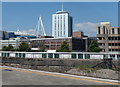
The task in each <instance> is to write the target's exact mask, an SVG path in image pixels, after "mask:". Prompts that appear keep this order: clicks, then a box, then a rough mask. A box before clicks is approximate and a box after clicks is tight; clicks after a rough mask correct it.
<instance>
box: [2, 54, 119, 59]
mask: <svg viewBox="0 0 120 87" xmlns="http://www.w3.org/2000/svg"><path fill="white" fill-rule="evenodd" d="M53 55H54V58H60V55H59V54H58V53H55V54H53V53H48V58H53ZM9 56H10V53H2V57H9ZM77 56H78V59H83V54H71V58H72V59H76V58H77ZM15 57H19V58H25V53H16V54H15ZM42 58H47V54H46V53H43V54H42ZM103 58H108V55H107V54H104V55H103ZM110 58H115V54H110ZM117 58H120V55H117ZM85 59H90V54H85Z"/></svg>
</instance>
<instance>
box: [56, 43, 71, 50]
mask: <svg viewBox="0 0 120 87" xmlns="http://www.w3.org/2000/svg"><path fill="white" fill-rule="evenodd" d="M57 52H70V50H69V44H67V41H63V43H62V44H61V46H60V47H59V48H58V50H57Z"/></svg>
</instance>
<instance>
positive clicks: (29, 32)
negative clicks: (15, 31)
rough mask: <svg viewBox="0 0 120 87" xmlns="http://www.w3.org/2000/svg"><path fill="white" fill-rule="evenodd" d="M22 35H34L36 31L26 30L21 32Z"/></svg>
mask: <svg viewBox="0 0 120 87" xmlns="http://www.w3.org/2000/svg"><path fill="white" fill-rule="evenodd" d="M21 32H23V33H28V34H31V35H36V30H35V29H27V30H21Z"/></svg>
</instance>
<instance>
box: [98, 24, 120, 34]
mask: <svg viewBox="0 0 120 87" xmlns="http://www.w3.org/2000/svg"><path fill="white" fill-rule="evenodd" d="M102 29H103V31H102V32H103V33H102V34H108V29H107V27H105V26H103V27H102ZM116 29H117V34H120V28H112V29H111V34H115V30H116ZM100 31H101V27H100V26H99V27H98V34H101V32H100ZM105 31H106V32H105Z"/></svg>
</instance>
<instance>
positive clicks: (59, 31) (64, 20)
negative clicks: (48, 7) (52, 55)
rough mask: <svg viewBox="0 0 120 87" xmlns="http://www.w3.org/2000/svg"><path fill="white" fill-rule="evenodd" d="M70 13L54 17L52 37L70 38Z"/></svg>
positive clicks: (54, 15)
mask: <svg viewBox="0 0 120 87" xmlns="http://www.w3.org/2000/svg"><path fill="white" fill-rule="evenodd" d="M69 17H70V16H69V13H67V12H65V13H59V14H57V13H56V14H53V15H52V36H53V37H55V38H57V37H70V36H71V35H70V34H69V33H70V32H71V29H72V28H71V27H69V26H70V23H71V22H69V21H70V20H69Z"/></svg>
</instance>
